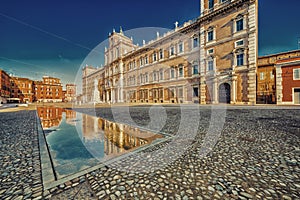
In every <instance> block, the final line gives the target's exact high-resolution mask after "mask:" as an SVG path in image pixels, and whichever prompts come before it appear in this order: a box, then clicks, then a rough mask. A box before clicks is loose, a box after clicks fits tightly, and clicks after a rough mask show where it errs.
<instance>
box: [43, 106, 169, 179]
mask: <svg viewBox="0 0 300 200" xmlns="http://www.w3.org/2000/svg"><path fill="white" fill-rule="evenodd" d="M37 112H38V116H39V118H40V122H41V125H42V128H43V133H44V135H45V138H46V142H47V144H48V147H49V151H50V156H51V159H52V162H53V167H54V171H55V173H56V176H57V178H62V177H65V176H68V175H71V174H74V173H76V172H79V171H82V170H84V169H87V168H90V167H93V166H95V165H98V164H101V163H103V162H105V161H107V160H111V159H114V158H117V157H118V156H120V155H123V154H126V153H128V152H131V151H133V150H135V149H137V148H139V147H142V146H145V145H148V144H151V143H152V142H153V141H154V140H156V139H159V138H163V136H162V135H160V134H156V133H152V132H149V131H146V130H141V129H140V128H134V127H131V126H128V125H123V124H118V123H114V122H111V121H108V120H105V119H101V118H98V117H94V116H90V115H86V114H82V113H78V112H75V111H73V110H68V109H62V108H57V107H38V109H37Z"/></svg>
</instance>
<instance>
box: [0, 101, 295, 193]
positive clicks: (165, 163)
mask: <svg viewBox="0 0 300 200" xmlns="http://www.w3.org/2000/svg"><path fill="white" fill-rule="evenodd" d="M152 108H153V107H150V106H136V107H129V113H130V116H131V118H132V120H129V118H128V116H127V108H125V107H117V108H114V109H113V112H112V109H111V108H96V109H77V111H79V112H83V113H87V114H91V115H96V116H98V117H102V118H105V119H109V120H112V121H114V120H116V121H118V122H120V123H126V124H128V123H134V125H137V126H144V127H147V126H148V125H149V123H150V124H151V122H150V118H151V115H152V114H151V113H152V112H154V111H155V110H151V109H152ZM159 109H163V111H164V113H166V116H167V118H166V122H165V124H163V128H162V130H155V129H156V127H155V126H153V127H152V128H153V129H154V131H161V132H164V133H167V134H169V135H174V138H175V139H173V140H174V141H175V140H178V141H179V143H181V144H187V145H182V146H180V145H179V146H176V145H178V144H179V143H178V142H177V143H174V145H173V147H172V146H171V147H170V144H173V143H172V140H171V141H167V142H164V143H159V144H158V145H154V146H151V147H149V148H145V149H143V150H142V151H140V152H137V153H133V154H132V155H130V156H128V157H125V158H124V159H120V160H118V161H116V162H113V163H110V164H108V165H107V166H103V167H101V168H99V169H97V170H95V171H93V172H91V173H88V174H86V175H84V176H81V177H78V178H76V179H74V180H71V181H68V182H66V183H64V184H61V185H59V186H57V187H54V188H52V189H49V190H46V191H43V185H42V180H41V177H42V176H41V166H40V157H39V146H38V138H37V126H36V112H35V111H20V112H13V113H0V121H1V126H0V132H1V134H0V138H1V139H0V144H1V145H0V148H1V151H0V152H1V154H0V157H1V159H0V160H1V161H0V183H1V189H0V199H42V198H47V199H49V198H50V199H299V197H300V193H299V191H300V177H299V176H300V168H299V166H300V145H299V144H300V143H299V137H300V124H299V121H300V119H299V118H300V117H299V116H300V109H299V108H298V107H267V108H264V107H233V106H228V107H227V108H226V110H225V111H226V117H225V124H224V126H223V127H222V130H221V134H220V135H219V137H218V138H217V139H218V140H217V141H216V145H215V146H214V147H213V148H212V149H211V151H207V154H201V152H203V143H204V142H205V140H206V136H207V131H208V130H209V129H210V128H209V127H210V124H211V121H212V117H211V116H212V113H213V108H212V107H210V106H200V107H199V106H184V109H182V108H181V107H179V106H164V107H159ZM198 109H199V110H198ZM217 109H221V108H217ZM195 110H196V111H197V112H199V113H200V115H199V116H200V123H199V127H198V128H197V134H196V135H195V137H189V136H188V135H189V131H188V130H189V129H190V130H191V131H192V129H194V127H184V129H181V128H180V127H181V125H182V123H184V124H189V123H190V122H187V121H184V120H189V121H193V118H195V116H193V115H194V114H195V113H197V112H195ZM183 112H187V113H189V114H190V119H184V120H182V113H183ZM149 113H150V114H149ZM159 113H160V111H159ZM116 114H117V116H118V117H114V116H116ZM160 114H161V113H160ZM154 116H155V115H154ZM116 118H117V119H116ZM152 120H153V119H152ZM220 120H221V119H220ZM150 127H151V126H150ZM148 128H149V126H148ZM180 130H185V131H187V132H186V133H185V134H186V138H187V141H185V140H184V138H178V137H177V138H176V135H180V134H181V133H180ZM179 139H181V140H179ZM185 142H186V143H185ZM175 148H177V149H179V148H181V149H180V151H178V150H176V149H175ZM160 149H163V150H166V151H165V153H163V152H162V151H159V150H160ZM172 152H173V153H172ZM201 155H204V156H201Z"/></svg>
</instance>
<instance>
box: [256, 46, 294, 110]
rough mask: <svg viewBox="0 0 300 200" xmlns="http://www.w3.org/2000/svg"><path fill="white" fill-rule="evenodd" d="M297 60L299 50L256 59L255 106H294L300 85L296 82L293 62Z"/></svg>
mask: <svg viewBox="0 0 300 200" xmlns="http://www.w3.org/2000/svg"><path fill="white" fill-rule="evenodd" d="M299 58H300V50H295V51H288V52H282V53H278V54H272V55H267V56H261V57H259V58H258V65H257V104H282V103H285V104H296V103H297V102H298V101H297V97H296V95H297V91H298V90H297V88H300V83H299V81H297V72H298V71H297V68H298V67H297V63H296V62H295V61H297V59H299ZM293 66H294V67H293ZM293 68H295V70H294V69H293ZM294 75H295V77H293V76H294ZM288 85H290V86H288ZM293 99H295V100H293Z"/></svg>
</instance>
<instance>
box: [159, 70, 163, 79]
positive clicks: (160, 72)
mask: <svg viewBox="0 0 300 200" xmlns="http://www.w3.org/2000/svg"><path fill="white" fill-rule="evenodd" d="M159 80H164V70H163V69H160V70H159Z"/></svg>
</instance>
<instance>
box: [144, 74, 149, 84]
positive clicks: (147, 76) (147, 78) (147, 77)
mask: <svg viewBox="0 0 300 200" xmlns="http://www.w3.org/2000/svg"><path fill="white" fill-rule="evenodd" d="M148 80H149V75H148V73H146V74H145V83H148Z"/></svg>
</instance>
